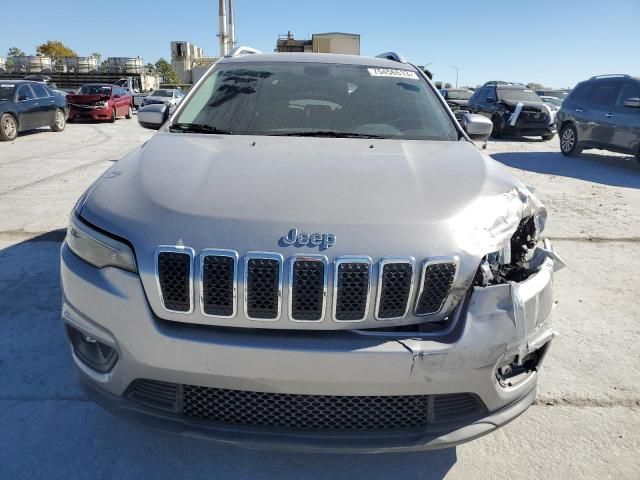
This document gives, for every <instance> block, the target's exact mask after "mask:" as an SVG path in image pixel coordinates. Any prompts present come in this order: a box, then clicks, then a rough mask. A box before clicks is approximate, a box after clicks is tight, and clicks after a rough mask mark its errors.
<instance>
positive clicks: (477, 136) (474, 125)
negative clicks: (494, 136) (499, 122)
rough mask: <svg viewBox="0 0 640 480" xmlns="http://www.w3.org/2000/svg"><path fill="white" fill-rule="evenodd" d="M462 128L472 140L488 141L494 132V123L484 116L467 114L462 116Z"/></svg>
mask: <svg viewBox="0 0 640 480" xmlns="http://www.w3.org/2000/svg"><path fill="white" fill-rule="evenodd" d="M462 128H463V129H464V131H465V132H466V133H467V135H469V138H470V139H471V140H486V139H487V138H488V137H489V135H491V131H492V130H493V123H492V122H491V120H489V119H488V118H487V117H485V116H483V115H477V114H475V113H465V114H464V115H463V116H462Z"/></svg>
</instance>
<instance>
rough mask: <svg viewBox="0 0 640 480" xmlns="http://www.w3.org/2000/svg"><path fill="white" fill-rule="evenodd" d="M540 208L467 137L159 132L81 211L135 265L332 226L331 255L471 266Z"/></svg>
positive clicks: (252, 245)
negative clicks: (165, 251)
mask: <svg viewBox="0 0 640 480" xmlns="http://www.w3.org/2000/svg"><path fill="white" fill-rule="evenodd" d="M537 208H542V207H540V205H539V203H538V202H537V200H535V197H533V196H532V195H531V194H530V192H528V191H527V190H526V188H525V187H523V186H522V185H521V184H520V183H519V182H518V181H517V180H515V179H514V178H513V177H512V176H511V175H509V174H508V173H507V172H506V171H505V170H504V169H503V168H502V167H501V166H499V164H497V162H495V161H494V160H492V159H490V158H489V157H487V156H486V155H483V154H481V153H480V152H479V151H478V150H477V148H476V147H475V146H474V145H473V144H471V143H470V142H467V141H464V140H463V141H459V142H441V141H400V140H364V139H328V138H303V137H265V136H235V135H201V134H178V133H168V132H160V133H158V134H156V135H155V136H154V137H153V138H152V139H151V140H150V141H148V142H147V143H146V144H145V145H144V146H142V147H140V148H139V149H137V150H135V151H133V152H132V153H130V154H129V155H127V156H126V157H124V158H123V159H122V160H120V161H119V162H118V163H116V164H115V165H114V166H113V167H112V168H111V169H110V170H109V171H108V172H107V174H106V175H105V176H104V177H103V178H102V180H101V181H99V182H98V183H97V185H96V186H95V188H94V189H93V190H92V191H91V193H90V195H89V196H88V198H87V200H86V201H85V203H84V206H83V207H82V208H81V212H80V214H81V217H82V218H84V219H85V220H86V221H88V222H89V223H91V224H93V225H95V226H97V227H99V228H102V229H104V230H106V231H108V232H111V233H113V234H115V235H118V236H120V237H123V238H125V239H127V240H129V241H130V242H131V243H132V244H133V246H134V249H135V250H136V256H137V258H138V262H139V263H141V264H143V263H146V262H148V261H151V260H149V259H150V257H151V256H152V252H153V251H154V249H155V247H156V246H158V245H186V246H189V247H191V248H193V249H195V251H196V252H198V251H200V250H201V249H203V248H223V249H233V250H236V251H238V252H240V254H242V253H243V252H247V251H256V250H257V251H267V252H279V253H282V254H283V256H284V257H285V258H286V257H288V256H289V255H291V254H293V253H320V252H319V251H318V250H319V248H318V247H317V246H316V247H313V246H311V245H309V246H305V247H295V246H287V245H286V244H283V242H281V241H280V239H281V237H282V236H284V235H286V234H287V233H288V232H289V231H290V230H291V229H292V228H297V230H298V231H299V232H306V233H316V232H317V233H332V234H334V235H335V236H336V238H337V240H336V243H335V245H334V246H332V247H331V248H330V249H328V250H327V251H325V252H321V253H324V254H325V255H327V256H329V258H333V257H334V256H336V255H354V254H359V255H368V256H370V257H372V258H373V259H374V261H375V259H377V258H379V257H381V256H385V255H404V256H414V257H415V258H416V259H424V258H426V257H431V256H451V255H458V256H460V258H461V260H464V259H469V262H468V265H469V266H468V267H466V266H465V267H464V268H463V267H462V263H464V262H461V272H463V271H464V273H465V274H471V273H472V271H474V270H475V269H476V268H477V265H478V262H479V260H480V259H481V258H482V256H483V255H485V254H486V253H490V252H493V251H496V250H497V249H499V248H501V247H502V246H504V245H506V243H508V241H509V238H510V236H511V235H512V234H513V232H514V231H515V229H516V227H517V225H518V222H519V221H520V219H521V218H522V217H523V216H524V215H530V214H531V213H532V212H533V211H534V210H535V209H537ZM147 267H148V268H151V267H152V266H151V265H147Z"/></svg>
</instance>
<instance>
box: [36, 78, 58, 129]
mask: <svg viewBox="0 0 640 480" xmlns="http://www.w3.org/2000/svg"><path fill="white" fill-rule="evenodd" d="M31 89H32V90H33V93H34V94H35V96H36V99H37V101H38V106H37V107H36V109H37V115H36V119H35V121H36V122H38V126H39V127H45V126H48V125H51V124H53V122H54V120H55V116H56V99H55V97H54V96H53V93H52V92H51V91H50V90H49V89H48V88H46V87H45V86H44V85H42V84H41V83H32V84H31Z"/></svg>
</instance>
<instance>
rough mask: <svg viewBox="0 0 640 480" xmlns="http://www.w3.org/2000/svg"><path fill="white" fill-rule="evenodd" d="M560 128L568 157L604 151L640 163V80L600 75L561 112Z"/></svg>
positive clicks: (584, 85) (582, 86)
mask: <svg viewBox="0 0 640 480" xmlns="http://www.w3.org/2000/svg"><path fill="white" fill-rule="evenodd" d="M558 126H559V128H560V150H561V151H562V153H563V154H565V155H567V156H572V155H578V154H580V152H582V150H583V149H585V148H600V149H603V150H611V151H613V152H619V153H628V154H630V155H635V156H636V158H637V159H638V160H640V78H637V77H630V76H629V75H600V76H597V77H591V78H590V79H589V80H586V81H584V82H581V83H579V84H578V85H577V86H576V88H574V89H573V90H572V92H571V93H570V94H569V96H568V97H567V98H566V100H565V101H564V103H563V104H562V108H561V109H560V111H559V112H558Z"/></svg>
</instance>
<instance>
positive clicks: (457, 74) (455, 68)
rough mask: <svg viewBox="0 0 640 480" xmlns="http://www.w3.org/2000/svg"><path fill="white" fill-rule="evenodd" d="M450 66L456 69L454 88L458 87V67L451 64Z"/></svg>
mask: <svg viewBox="0 0 640 480" xmlns="http://www.w3.org/2000/svg"><path fill="white" fill-rule="evenodd" d="M451 68H455V69H456V88H458V67H455V66H453V65H451Z"/></svg>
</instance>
